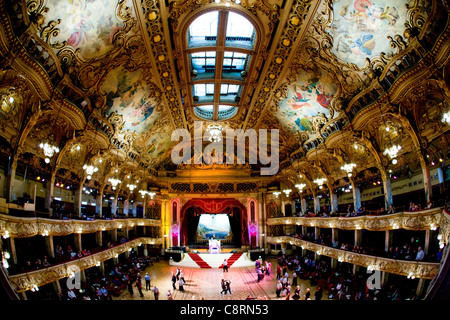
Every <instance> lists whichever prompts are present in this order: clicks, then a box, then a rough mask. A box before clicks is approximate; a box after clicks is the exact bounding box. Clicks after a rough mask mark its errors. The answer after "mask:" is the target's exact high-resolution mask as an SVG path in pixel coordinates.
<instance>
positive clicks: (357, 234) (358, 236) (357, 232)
mask: <svg viewBox="0 0 450 320" xmlns="http://www.w3.org/2000/svg"><path fill="white" fill-rule="evenodd" d="M361 240H362V230H358V229H357V230H355V244H354V245H355V246H358V247H359V246H360V245H361Z"/></svg>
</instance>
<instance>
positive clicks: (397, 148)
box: [383, 144, 402, 164]
mask: <svg viewBox="0 0 450 320" xmlns="http://www.w3.org/2000/svg"><path fill="white" fill-rule="evenodd" d="M401 148H402V147H400V146H399V145H395V144H394V145H392V147H390V148H389V149H386V150H384V152H383V154H384V155H388V156H389V158H391V159H393V160H392V163H393V164H396V163H397V159H395V158H397V154H398V152H399V151H400V149H401Z"/></svg>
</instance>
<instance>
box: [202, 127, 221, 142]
mask: <svg viewBox="0 0 450 320" xmlns="http://www.w3.org/2000/svg"><path fill="white" fill-rule="evenodd" d="M206 131H207V132H208V133H209V141H212V142H220V141H222V126H221V125H220V124H214V123H212V124H210V125H209V126H208V128H207V129H206Z"/></svg>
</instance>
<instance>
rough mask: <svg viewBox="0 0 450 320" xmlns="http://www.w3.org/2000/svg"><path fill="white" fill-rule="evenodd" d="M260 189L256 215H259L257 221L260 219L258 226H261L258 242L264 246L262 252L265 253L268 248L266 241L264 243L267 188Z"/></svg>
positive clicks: (265, 236)
mask: <svg viewBox="0 0 450 320" xmlns="http://www.w3.org/2000/svg"><path fill="white" fill-rule="evenodd" d="M259 190H260V191H261V194H260V201H259V202H260V206H259V210H258V217H259V221H260V226H261V232H260V240H261V242H259V243H260V244H261V245H262V247H263V248H264V252H265V253H266V254H267V253H268V250H269V249H268V248H267V243H266V238H267V225H266V215H267V207H266V197H267V193H266V192H267V189H265V188H260V189H259Z"/></svg>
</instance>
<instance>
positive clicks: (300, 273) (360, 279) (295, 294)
mask: <svg viewBox="0 0 450 320" xmlns="http://www.w3.org/2000/svg"><path fill="white" fill-rule="evenodd" d="M278 267H279V268H280V269H281V271H280V273H278V272H277V279H278V280H277V284H276V288H275V293H276V296H277V297H281V298H285V299H286V300H313V299H314V300H321V299H322V298H323V296H324V295H326V296H327V297H328V299H329V300H401V299H406V300H414V299H417V296H416V295H415V291H414V290H411V291H407V290H400V288H399V286H398V285H395V284H388V285H387V286H385V287H381V288H376V287H375V286H369V285H368V284H367V283H368V274H366V273H361V272H357V273H356V274H353V271H352V267H353V266H352V265H350V264H342V265H341V266H340V267H338V268H336V269H333V268H331V265H330V263H328V262H325V261H321V260H314V259H313V257H312V256H305V257H299V256H298V255H291V256H285V255H280V256H279V257H278ZM278 267H277V269H278ZM278 275H279V278H278ZM298 279H302V280H306V281H309V283H310V285H311V286H317V287H316V290H315V292H314V294H313V295H312V294H311V290H310V289H309V288H308V289H306V291H305V292H301V290H300V286H299V285H298V284H297V282H298ZM291 288H294V289H293V290H294V291H292V289H291ZM406 291H407V292H406Z"/></svg>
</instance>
